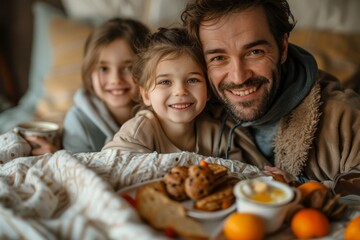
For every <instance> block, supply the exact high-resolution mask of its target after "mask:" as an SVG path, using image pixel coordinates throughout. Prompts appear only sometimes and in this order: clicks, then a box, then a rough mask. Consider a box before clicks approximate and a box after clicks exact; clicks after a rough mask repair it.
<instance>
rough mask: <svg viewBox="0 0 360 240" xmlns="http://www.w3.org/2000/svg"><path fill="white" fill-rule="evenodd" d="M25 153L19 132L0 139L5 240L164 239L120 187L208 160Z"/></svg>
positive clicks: (248, 170)
mask: <svg viewBox="0 0 360 240" xmlns="http://www.w3.org/2000/svg"><path fill="white" fill-rule="evenodd" d="M28 153H29V147H28V146H27V143H26V142H25V141H23V140H22V139H21V138H20V137H19V136H17V135H16V134H13V133H7V134H4V135H1V136H0V162H1V163H3V164H1V165H0V236H1V238H2V239H4V238H8V239H162V238H164V236H163V235H162V234H161V233H159V232H155V231H153V230H152V229H151V228H150V227H148V226H147V225H145V224H144V223H143V222H142V221H141V219H140V217H139V216H138V214H137V213H136V211H134V209H133V208H132V207H131V206H130V205H128V203H127V202H126V201H125V200H124V199H122V198H121V197H119V196H118V195H117V194H116V191H117V190H119V189H121V188H122V187H125V186H129V185H132V184H135V183H139V182H143V181H147V180H151V179H155V178H160V177H162V176H163V175H164V173H165V172H167V171H168V170H169V169H170V168H171V167H173V166H176V165H189V164H196V163H198V162H199V161H200V160H201V159H202V158H205V157H202V156H200V155H197V154H193V153H188V152H182V153H174V154H167V155H161V154H157V153H155V152H154V153H151V154H135V153H130V152H119V151H117V150H106V151H102V152H97V153H80V154H72V153H70V152H67V151H65V150H62V151H58V152H56V153H55V154H46V155H43V156H39V157H27V156H26V155H27V154H28ZM205 159H206V160H207V161H210V162H219V163H222V164H224V165H225V166H228V167H229V169H230V170H231V171H233V172H240V173H244V174H258V173H259V170H258V169H257V168H256V167H253V166H250V165H247V164H244V163H241V162H240V161H231V160H224V159H216V158H211V157H206V158H205Z"/></svg>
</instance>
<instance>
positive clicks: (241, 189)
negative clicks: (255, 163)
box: [234, 177, 300, 233]
mask: <svg viewBox="0 0 360 240" xmlns="http://www.w3.org/2000/svg"><path fill="white" fill-rule="evenodd" d="M258 182H260V184H263V186H260V188H261V187H262V188H263V187H264V186H265V187H266V188H267V189H268V190H269V191H270V190H271V191H274V192H272V193H271V194H267V193H265V194H262V195H261V194H257V195H251V193H249V191H251V190H249V188H251V186H254V185H256V184H257V183H258ZM264 184H265V185H264ZM258 188H259V187H258ZM234 195H235V197H236V208H237V211H238V212H244V213H245V212H246V213H253V214H256V215H259V216H261V217H262V218H263V219H264V220H265V231H266V233H273V232H276V231H277V230H278V229H279V228H280V227H281V226H282V224H283V223H284V220H285V217H286V215H287V212H288V210H289V209H290V208H291V206H292V205H293V204H296V203H297V202H298V201H299V200H300V193H299V191H298V190H297V189H294V188H292V187H290V186H288V185H286V184H285V183H282V182H278V181H275V180H267V179H264V178H261V177H260V178H253V179H248V180H243V181H240V182H238V183H237V184H236V185H235V187H234ZM272 195H273V196H274V197H271V196H272Z"/></svg>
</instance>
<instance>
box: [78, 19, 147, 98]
mask: <svg viewBox="0 0 360 240" xmlns="http://www.w3.org/2000/svg"><path fill="white" fill-rule="evenodd" d="M149 33H150V30H149V28H148V27H146V26H145V25H144V24H142V23H141V22H139V21H136V20H133V19H123V18H113V19H110V20H108V21H107V22H105V23H104V24H103V25H101V26H99V27H97V28H95V29H94V30H93V31H92V33H91V34H90V35H89V36H88V38H87V39H86V42H85V49H84V59H83V63H82V69H81V70H82V71H81V75H82V81H83V85H84V88H85V89H86V91H88V92H90V93H91V94H93V95H95V94H94V90H93V87H92V81H91V75H92V73H93V71H94V69H95V68H96V66H97V63H98V61H99V57H100V53H101V51H102V50H103V49H104V48H105V47H106V46H107V45H109V44H110V43H112V42H113V41H114V40H117V39H119V38H121V39H124V40H125V41H126V42H127V43H128V44H129V46H130V48H131V49H132V51H133V52H134V54H137V53H138V51H139V49H140V48H142V47H143V44H145V40H146V37H147V35H148V34H149Z"/></svg>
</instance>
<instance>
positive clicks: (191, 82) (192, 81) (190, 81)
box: [187, 78, 200, 84]
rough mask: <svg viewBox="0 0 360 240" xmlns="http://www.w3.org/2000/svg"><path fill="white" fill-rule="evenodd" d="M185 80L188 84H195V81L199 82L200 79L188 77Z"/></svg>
mask: <svg viewBox="0 0 360 240" xmlns="http://www.w3.org/2000/svg"><path fill="white" fill-rule="evenodd" d="M187 82H188V83H189V84H195V83H198V82H200V80H199V79H197V78H190V79H188V80H187Z"/></svg>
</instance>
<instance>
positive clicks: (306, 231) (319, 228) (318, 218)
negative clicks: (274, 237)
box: [290, 208, 330, 239]
mask: <svg viewBox="0 0 360 240" xmlns="http://www.w3.org/2000/svg"><path fill="white" fill-rule="evenodd" d="M290 224H291V225H290V226H291V231H292V232H293V234H294V235H295V236H296V237H297V238H300V239H308V238H318V237H324V236H326V235H328V234H329V232H330V223H329V220H328V218H327V217H326V216H325V214H324V213H322V212H320V211H319V210H317V209H314V208H303V209H301V210H299V211H298V212H296V213H295V215H294V217H293V218H292V219H291V223H290Z"/></svg>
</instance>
